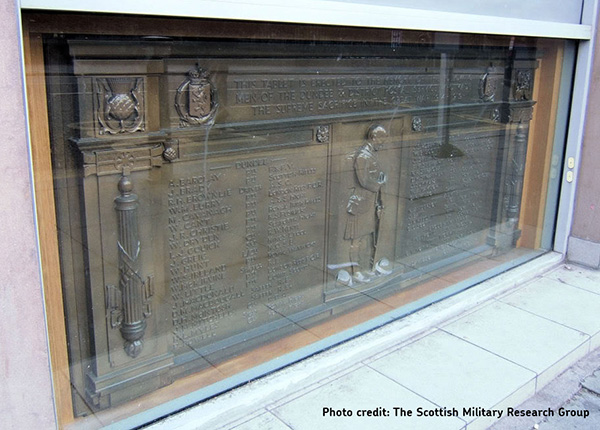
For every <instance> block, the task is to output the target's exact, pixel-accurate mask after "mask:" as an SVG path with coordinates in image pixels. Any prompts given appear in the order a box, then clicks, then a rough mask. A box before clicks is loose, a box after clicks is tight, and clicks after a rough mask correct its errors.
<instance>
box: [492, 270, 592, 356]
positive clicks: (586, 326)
mask: <svg viewBox="0 0 600 430" xmlns="http://www.w3.org/2000/svg"><path fill="white" fill-rule="evenodd" d="M500 300H501V301H502V302H504V303H507V304H510V305H512V306H515V307H517V308H520V309H523V310H526V311H529V312H531V313H533V314H535V315H538V316H541V317H544V318H547V319H549V320H551V321H554V322H557V323H559V324H563V325H565V326H567V327H570V328H572V329H575V330H578V331H581V332H583V333H586V334H588V335H590V336H591V337H593V338H594V336H595V335H596V334H598V333H600V318H598V310H599V309H600V295H598V294H595V293H592V292H590V291H586V290H583V289H581V288H577V287H573V286H571V285H568V284H566V283H563V282H560V281H557V280H554V279H549V278H545V277H542V278H538V279H536V280H534V281H532V282H530V283H529V284H527V285H526V286H524V287H523V288H520V289H519V290H517V291H516V292H514V293H513V294H510V295H508V296H505V297H503V298H501V299H500ZM599 339H600V336H595V339H592V345H591V349H595V348H596V347H597V346H598V345H597V343H598V340H599Z"/></svg>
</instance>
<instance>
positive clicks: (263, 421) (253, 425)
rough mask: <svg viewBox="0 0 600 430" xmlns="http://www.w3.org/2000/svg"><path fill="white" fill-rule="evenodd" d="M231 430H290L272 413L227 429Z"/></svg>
mask: <svg viewBox="0 0 600 430" xmlns="http://www.w3.org/2000/svg"><path fill="white" fill-rule="evenodd" d="M225 428H227V429H231V430H290V429H291V427H288V426H287V425H285V424H284V423H283V422H281V421H280V420H279V419H278V418H277V417H276V416H275V415H273V414H271V413H270V412H266V413H264V414H262V415H259V416H258V417H256V418H253V419H251V420H248V421H246V422H244V423H241V424H239V425H236V426H235V427H225Z"/></svg>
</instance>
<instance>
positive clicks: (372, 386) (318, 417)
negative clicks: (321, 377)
mask: <svg viewBox="0 0 600 430" xmlns="http://www.w3.org/2000/svg"><path fill="white" fill-rule="evenodd" d="M324 408H328V409H326V410H324ZM394 408H398V412H399V411H400V408H403V409H404V410H405V411H408V410H410V411H413V413H412V416H396V413H395V411H394ZM418 408H423V410H426V411H434V410H436V409H439V408H438V406H437V405H435V404H433V403H431V402H429V401H428V400H426V399H424V398H423V397H420V396H418V395H417V394H415V393H413V392H411V391H409V390H407V389H406V388H404V387H402V386H401V385H399V384H398V383H396V382H394V381H393V380H391V379H390V378H387V377H386V376H384V375H382V374H380V373H378V372H376V371H375V370H373V369H371V368H369V367H366V366H363V367H360V368H358V369H357V370H355V371H353V372H351V373H348V374H346V375H344V376H342V377H340V378H338V379H336V380H334V381H331V382H329V383H327V384H323V385H321V386H318V387H316V388H315V389H314V390H312V391H310V392H308V393H305V394H303V395H302V396H300V397H296V398H291V399H290V400H289V401H286V402H284V403H283V404H278V405H275V406H273V407H269V410H270V411H271V412H272V413H273V414H274V415H276V416H277V417H278V418H279V419H280V420H281V421H283V422H284V423H286V424H287V425H288V426H289V427H291V428H292V429H294V430H315V429H327V430H347V429H369V430H389V429H397V428H406V429H411V430H419V429H423V430H431V429H440V430H443V429H448V430H459V429H463V428H464V427H465V424H466V423H465V422H464V421H463V420H461V419H460V418H456V417H452V416H444V417H441V416H437V417H436V416H429V417H423V416H421V417H418V416H417V415H416V414H417V411H418ZM383 409H385V411H387V416H382V415H381V413H382V410H383ZM361 411H371V414H372V415H371V416H364V415H365V414H368V412H361ZM376 411H378V412H376ZM375 413H379V415H377V416H375V415H373V414H375ZM359 415H362V416H359ZM245 430H246V429H245ZM256 430H262V429H261V428H259V427H257V428H256Z"/></svg>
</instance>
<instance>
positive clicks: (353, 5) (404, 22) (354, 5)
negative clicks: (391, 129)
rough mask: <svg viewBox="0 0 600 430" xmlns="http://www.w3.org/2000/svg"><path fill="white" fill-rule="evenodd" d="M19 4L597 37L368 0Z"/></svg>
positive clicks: (553, 25) (564, 26) (572, 29)
mask: <svg viewBox="0 0 600 430" xmlns="http://www.w3.org/2000/svg"><path fill="white" fill-rule="evenodd" d="M587 1H589V0H587ZM587 1H586V3H587ZM20 4H21V8H22V9H39V10H48V11H70V12H98V13H118V14H138V15H154V16H166V17H189V18H200V17H201V18H216V19H234V20H250V21H266V22H283V23H295V24H323V25H343V26H346V27H377V28H402V29H406V30H424V31H443V32H458V33H481V34H505V35H511V36H531V37H552V38H562V39H580V40H588V39H590V38H591V35H592V27H591V25H590V24H589V23H587V22H585V23H579V24H572V23H564V22H550V21H536V20H532V19H519V18H506V17H497V16H488V15H476V14H466V13H457V12H445V11H436V10H423V9H412V8H405V7H398V6H388V5H382V4H375V3H372V2H369V1H368V0H363V1H361V2H347V1H341V0H287V1H285V2H280V1H278V0H254V1H253V0H177V1H175V2H157V1H152V2H147V1H141V0H130V1H125V2H124V1H121V0H104V1H102V2H97V1H94V0H20Z"/></svg>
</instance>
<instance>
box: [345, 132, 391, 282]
mask: <svg viewBox="0 0 600 430" xmlns="http://www.w3.org/2000/svg"><path fill="white" fill-rule="evenodd" d="M386 137H387V132H386V130H385V129H384V128H383V127H382V126H380V125H375V126H372V127H371V128H370V129H369V131H368V133H367V139H366V141H365V143H364V144H363V145H362V146H361V147H360V149H359V150H358V151H357V153H356V155H355V156H354V176H355V178H354V179H355V185H356V186H355V187H354V190H353V192H352V194H351V196H350V198H349V199H348V204H347V207H346V211H347V221H346V228H345V231H344V239H345V240H349V241H350V267H351V271H352V279H353V280H354V281H357V282H368V281H369V280H371V278H373V277H375V276H378V275H382V274H389V273H390V272H389V271H388V270H386V269H385V267H386V266H388V265H389V261H388V260H387V259H385V258H383V259H380V258H379V257H378V256H377V242H378V239H379V234H380V231H379V230H380V226H381V220H382V218H383V215H384V211H385V206H384V201H383V194H382V188H383V187H384V186H385V184H386V182H387V175H386V173H385V172H384V171H383V169H382V167H381V164H380V161H379V158H378V154H377V151H378V150H379V149H380V147H381V145H382V144H383V142H384V141H385V139H386ZM340 275H341V277H340ZM349 277H350V274H349V273H340V274H339V275H338V280H340V281H342V282H343V283H346V284H348V285H351V284H352V282H351V279H349ZM344 278H346V279H344Z"/></svg>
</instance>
